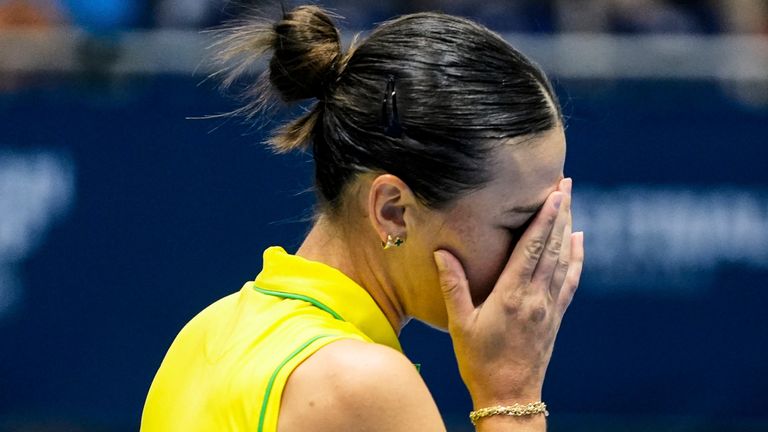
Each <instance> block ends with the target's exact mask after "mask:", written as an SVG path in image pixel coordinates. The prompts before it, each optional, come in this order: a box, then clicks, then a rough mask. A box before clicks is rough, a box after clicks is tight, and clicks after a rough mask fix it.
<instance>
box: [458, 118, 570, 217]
mask: <svg viewBox="0 0 768 432" xmlns="http://www.w3.org/2000/svg"><path fill="white" fill-rule="evenodd" d="M492 160H493V165H492V166H491V167H490V169H491V172H492V176H493V177H492V180H491V181H490V182H489V183H488V185H486V186H485V187H483V188H481V189H479V190H478V191H476V192H475V193H473V194H471V195H472V196H471V197H468V198H470V200H471V201H473V203H472V205H483V207H484V208H486V209H488V207H489V206H490V207H495V208H498V209H499V211H503V210H506V209H509V208H512V207H516V206H522V207H525V206H530V205H532V204H541V203H543V202H544V200H545V199H546V198H547V196H548V195H549V194H550V193H551V192H552V191H553V190H555V188H556V187H557V183H558V182H559V180H560V179H561V178H562V176H563V165H564V164H565V134H564V133H563V129H562V127H560V126H558V127H556V128H554V129H552V130H550V131H547V132H545V133H542V134H539V135H536V136H534V137H532V138H528V139H523V140H520V139H518V140H516V141H513V142H511V143H508V144H505V145H502V146H500V147H499V148H498V149H497V150H496V151H495V154H494V156H493V157H492Z"/></svg>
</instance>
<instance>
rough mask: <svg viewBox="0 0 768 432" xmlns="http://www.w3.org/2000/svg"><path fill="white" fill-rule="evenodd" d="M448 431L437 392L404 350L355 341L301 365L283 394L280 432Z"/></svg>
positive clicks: (334, 346)
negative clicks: (432, 391) (433, 393)
mask: <svg viewBox="0 0 768 432" xmlns="http://www.w3.org/2000/svg"><path fill="white" fill-rule="evenodd" d="M306 430H312V431H318V432H323V431H334V432H335V431H339V430H345V431H355V430H361V431H362V430H365V431H400V430H402V431H410V430H418V431H425V432H430V431H445V427H444V426H443V422H442V419H441V418H440V413H439V412H438V410H437V406H436V405H435V402H434V400H433V399H432V395H430V393H429V390H428V389H427V387H426V385H425V384H424V381H423V380H422V379H421V376H420V375H419V373H418V372H417V371H416V368H415V367H414V365H413V364H411V363H410V361H408V359H407V358H406V357H405V356H404V355H403V354H401V353H399V352H397V351H395V350H393V349H391V348H389V347H386V346H383V345H377V344H372V343H366V342H362V341H357V340H353V339H344V340H339V341H336V342H333V343H330V344H328V345H327V346H325V347H323V348H321V349H320V350H318V351H317V352H316V353H315V354H313V355H312V356H310V357H309V358H308V359H307V360H305V361H304V362H303V363H302V364H301V365H299V366H298V367H297V368H296V369H295V370H294V371H293V373H292V374H291V376H290V377H289V378H288V382H287V384H286V387H285V390H284V392H283V396H282V401H281V408H280V416H279V421H278V431H279V432H293V431H306Z"/></svg>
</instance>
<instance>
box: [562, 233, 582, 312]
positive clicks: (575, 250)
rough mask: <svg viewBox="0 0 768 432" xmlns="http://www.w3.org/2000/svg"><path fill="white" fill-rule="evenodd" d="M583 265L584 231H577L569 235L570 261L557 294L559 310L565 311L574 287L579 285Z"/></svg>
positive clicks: (573, 292)
mask: <svg viewBox="0 0 768 432" xmlns="http://www.w3.org/2000/svg"><path fill="white" fill-rule="evenodd" d="M583 265H584V233H583V232H577V233H573V234H572V235H571V261H570V265H569V266H568V273H567V274H566V276H565V282H564V283H563V287H562V289H561V290H560V294H559V296H558V300H557V302H558V304H559V305H560V307H561V310H563V311H565V309H567V308H568V305H570V304H571V300H573V296H574V294H576V289H577V288H578V287H579V279H581V269H582V267H583Z"/></svg>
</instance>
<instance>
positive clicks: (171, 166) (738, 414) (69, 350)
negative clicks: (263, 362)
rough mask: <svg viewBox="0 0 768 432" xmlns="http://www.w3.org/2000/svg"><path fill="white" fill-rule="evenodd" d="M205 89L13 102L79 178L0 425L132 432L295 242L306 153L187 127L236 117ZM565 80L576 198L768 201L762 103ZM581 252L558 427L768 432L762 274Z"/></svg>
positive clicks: (556, 406)
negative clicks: (671, 272) (628, 270)
mask: <svg viewBox="0 0 768 432" xmlns="http://www.w3.org/2000/svg"><path fill="white" fill-rule="evenodd" d="M199 81H200V79H197V78H183V77H178V76H157V77H147V78H141V79H140V78H133V79H126V80H122V81H113V80H100V79H98V77H96V78H91V79H82V78H57V79H48V80H42V81H38V82H35V83H33V84H32V85H31V86H29V87H28V88H27V89H25V90H18V91H14V92H10V93H6V94H2V95H0V114H1V115H2V120H0V121H1V122H2V127H0V146H2V149H3V150H5V151H10V152H12V153H18V154H25V152H29V151H38V150H41V149H42V150H50V151H54V152H59V153H61V154H65V155H67V157H68V158H69V160H71V162H72V163H73V165H74V167H75V168H74V169H75V173H76V176H75V191H76V196H75V198H74V201H73V204H72V207H71V209H70V210H69V213H68V215H67V216H66V217H65V218H64V219H63V220H62V221H60V222H58V223H56V224H55V225H54V226H52V227H51V229H50V231H49V232H48V233H47V235H46V239H45V243H44V246H43V247H41V248H39V249H38V250H36V251H35V252H34V253H32V254H31V255H30V256H29V257H27V258H26V259H25V260H23V261H22V262H21V263H20V264H19V266H20V267H19V268H17V269H16V272H17V274H18V275H19V278H20V279H21V280H22V282H23V286H24V289H23V291H22V297H21V298H20V300H19V301H18V303H17V305H16V306H15V307H14V309H13V310H12V311H10V312H9V313H6V315H5V316H2V315H0V317H1V318H0V340H1V341H2V345H1V346H2V348H1V352H0V427H5V429H8V430H14V428H18V429H17V430H22V428H21V427H20V426H19V425H22V424H37V423H41V424H49V423H50V424H53V425H55V426H53V430H135V429H137V427H138V422H139V418H140V413H141V408H142V404H143V400H144V397H145V395H146V391H147V389H148V387H149V384H150V382H151V380H152V377H153V374H154V372H155V371H156V369H157V367H158V366H159V363H160V361H161V360H162V357H163V355H164V353H165V351H166V349H167V348H168V346H169V344H170V343H171V341H172V340H173V337H174V336H175V335H176V333H177V332H178V331H179V329H180V328H181V327H182V326H183V325H184V324H185V323H186V322H187V321H188V320H189V319H190V318H191V317H192V316H194V314H196V313H197V312H198V311H200V310H201V309H202V308H204V307H205V306H207V305H208V304H210V303H211V302H213V301H215V300H216V299H218V298H220V297H222V296H224V295H227V294H229V293H231V292H233V291H235V290H238V289H239V288H240V287H241V286H242V284H243V283H244V282H245V281H247V280H249V279H252V278H253V277H254V276H255V275H256V274H257V273H258V271H259V269H260V265H261V252H262V251H263V249H265V248H266V247H267V246H270V245H275V244H279V245H282V246H284V247H286V248H287V249H289V250H295V248H296V247H297V246H298V245H299V244H300V242H301V240H302V238H303V235H304V233H305V232H306V231H307V229H308V227H309V219H310V218H311V211H312V204H313V201H314V199H313V195H312V192H311V190H310V187H311V173H312V166H311V157H310V156H309V155H292V156H279V157H278V156H273V155H271V154H270V153H269V151H268V150H266V149H265V148H264V147H263V146H262V145H261V144H260V142H261V141H262V139H263V137H264V134H265V133H266V130H259V129H257V128H249V127H248V126H247V125H242V124H238V121H223V120H187V119H185V117H188V116H199V115H206V114H213V113H217V112H222V111H226V110H229V109H232V108H234V104H233V102H232V101H231V100H229V99H226V98H223V97H221V96H219V95H218V94H217V93H216V92H215V91H214V90H213V89H212V88H210V86H207V85H202V86H198V85H197V84H198V82H199ZM558 89H559V93H560V96H561V99H562V102H563V104H564V106H565V112H566V114H567V115H568V116H569V127H568V131H567V135H568V141H569V149H568V160H567V164H566V174H567V175H570V176H573V177H574V179H575V181H576V185H575V189H576V192H575V194H576V197H577V198H576V199H578V189H579V187H580V186H581V185H587V184H588V185H590V187H597V188H617V187H621V186H622V185H634V186H638V185H640V186H642V187H646V188H651V189H652V188H654V187H657V186H658V187H661V186H664V185H674V186H675V187H678V188H682V189H686V188H688V189H690V190H692V191H701V190H710V189H712V190H714V189H717V188H719V187H722V186H724V185H726V186H728V187H731V188H743V189H744V190H751V191H757V192H758V193H763V192H765V190H766V189H767V188H768V173H766V166H767V165H766V161H768V149H767V148H768V147H767V146H766V142H768V140H766V135H767V134H766V132H765V130H766V126H767V125H768V108H766V107H765V106H763V107H760V106H748V105H744V104H741V103H739V102H737V101H735V100H734V99H733V98H731V97H729V96H728V95H727V93H726V92H724V91H723V89H722V88H721V86H720V85H719V84H718V83H716V82H709V81H685V82H683V81H673V80H669V81H647V80H629V81H627V80H624V81H611V82H604V81H567V80H564V81H559V82H558ZM760 196H764V195H760ZM577 225H578V215H577ZM589 241H590V238H589V231H587V254H589V247H590V243H589ZM766 247H768V245H766ZM616 253H617V254H621V253H622V251H621V250H617V251H616ZM587 260H588V261H587V265H586V268H585V279H584V283H583V284H582V287H581V288H580V291H579V293H578V295H577V297H576V299H575V300H574V302H573V304H572V306H571V308H570V310H569V312H568V313H567V315H566V319H565V322H564V325H563V327H562V329H561V331H560V335H559V337H558V342H557V344H556V348H555V353H554V356H553V360H552V363H551V365H550V368H549V374H548V378H547V382H546V384H545V400H546V401H547V403H548V405H549V406H550V409H551V411H552V412H553V416H552V417H551V418H550V419H551V423H550V425H551V426H550V429H551V430H569V431H574V430H617V431H618V430H658V431H662V430H670V431H672V430H675V431H678V430H685V431H694V430H695V431H715V430H723V431H726V430H727V431H741V430H744V431H746V430H749V431H758V430H760V431H768V396H766V391H768V374H766V373H765V372H764V369H765V365H766V364H768V346H767V345H768V342H767V339H768V338H766V330H768V325H766V320H765V310H766V309H768V295H766V288H767V287H766V282H767V281H768V271H766V267H768V266H762V267H760V266H746V265H741V264H739V263H738V262H736V263H724V264H722V265H720V266H718V268H717V269H715V270H714V273H713V276H712V277H711V278H710V279H709V282H708V286H707V287H700V288H702V289H699V290H694V291H693V294H691V293H690V292H688V293H687V294H685V295H677V294H676V293H675V290H676V289H679V288H680V287H679V286H670V287H665V286H657V287H653V289H651V290H650V291H649V292H644V291H641V290H640V291H639V290H637V289H625V287H623V284H624V282H623V281H622V280H616V282H615V283H614V284H613V285H610V284H609V285H610V286H605V282H601V283H602V284H603V286H602V287H601V288H600V289H599V290H598V289H595V288H593V287H591V286H590V284H591V283H597V282H590V281H591V279H590V271H591V269H590V265H589V255H588V256H587ZM707 271H709V272H712V271H713V269H708V270H707ZM691 277H692V278H695V275H692V276H691ZM594 280H597V279H594ZM636 282H637V281H635V285H637V283H636ZM704 288H706V289H704ZM402 339H403V344H404V347H405V349H406V351H407V353H408V354H409V355H410V357H411V359H412V360H413V361H414V362H416V363H422V365H423V366H422V375H423V376H424V378H425V380H426V381H427V383H428V385H429V386H430V388H431V389H432V391H433V393H434V396H435V399H436V400H437V402H438V405H439V406H440V407H441V409H442V410H443V411H444V412H445V413H446V417H447V419H448V420H449V421H450V422H451V423H452V424H455V426H454V428H455V430H470V429H469V426H468V422H467V420H466V413H467V412H468V410H469V409H470V408H471V406H470V403H469V399H468V396H467V394H466V390H465V389H464V387H463V385H462V383H461V381H460V378H459V376H458V373H457V371H456V366H455V361H454V358H453V352H452V349H451V347H450V340H449V338H448V336H447V335H445V334H442V333H438V332H436V331H434V330H431V329H428V328H427V327H425V326H423V325H421V324H418V323H412V324H410V325H409V326H408V327H406V329H405V330H404V332H403V335H402ZM68 425H69V426H68ZM70 426H71V428H70ZM56 428H59V429H56ZM68 428H70V429H68ZM78 428H79V429H78ZM30 430H31V429H30Z"/></svg>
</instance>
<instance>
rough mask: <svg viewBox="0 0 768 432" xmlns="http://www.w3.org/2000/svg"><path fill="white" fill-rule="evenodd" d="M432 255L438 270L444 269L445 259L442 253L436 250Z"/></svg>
mask: <svg viewBox="0 0 768 432" xmlns="http://www.w3.org/2000/svg"><path fill="white" fill-rule="evenodd" d="M432 255H433V256H434V258H435V264H436V265H437V269H438V270H439V271H443V270H445V259H444V258H443V254H441V253H440V252H438V251H435V252H433V253H432Z"/></svg>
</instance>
